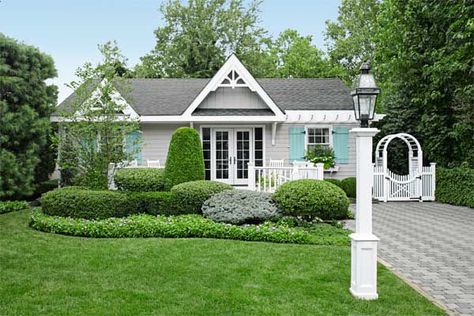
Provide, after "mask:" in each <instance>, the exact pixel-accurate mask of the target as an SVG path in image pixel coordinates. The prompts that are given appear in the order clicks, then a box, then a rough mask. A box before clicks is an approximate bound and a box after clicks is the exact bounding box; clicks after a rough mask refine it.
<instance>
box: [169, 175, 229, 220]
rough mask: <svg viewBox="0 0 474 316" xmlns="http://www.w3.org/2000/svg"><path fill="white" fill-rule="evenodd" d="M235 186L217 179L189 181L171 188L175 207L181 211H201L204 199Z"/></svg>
mask: <svg viewBox="0 0 474 316" xmlns="http://www.w3.org/2000/svg"><path fill="white" fill-rule="evenodd" d="M233 189H234V188H233V187H232V186H231V185H229V184H226V183H222V182H217V181H207V180H198V181H189V182H184V183H181V184H178V185H175V186H174V187H173V188H171V193H173V197H172V205H173V208H174V209H175V210H176V211H177V212H180V213H199V214H200V213H201V207H202V204H203V203H204V201H206V200H207V199H209V198H210V197H211V196H213V195H214V194H216V193H220V192H222V191H225V190H233Z"/></svg>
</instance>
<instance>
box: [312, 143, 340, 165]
mask: <svg viewBox="0 0 474 316" xmlns="http://www.w3.org/2000/svg"><path fill="white" fill-rule="evenodd" d="M305 159H306V160H307V161H310V162H312V163H314V164H317V163H323V164H324V169H329V168H332V167H334V164H335V156H334V150H333V149H332V148H331V147H328V146H321V145H315V146H314V147H312V148H311V149H310V150H308V151H307V152H306V156H305Z"/></svg>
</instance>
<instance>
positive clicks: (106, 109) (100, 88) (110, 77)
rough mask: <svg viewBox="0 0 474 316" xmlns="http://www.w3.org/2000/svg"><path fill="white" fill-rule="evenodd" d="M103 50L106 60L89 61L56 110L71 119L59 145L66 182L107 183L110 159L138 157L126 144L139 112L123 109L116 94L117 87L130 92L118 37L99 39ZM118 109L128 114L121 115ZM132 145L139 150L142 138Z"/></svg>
mask: <svg viewBox="0 0 474 316" xmlns="http://www.w3.org/2000/svg"><path fill="white" fill-rule="evenodd" d="M99 50H100V52H101V53H102V56H103V61H102V62H101V63H99V64H98V65H97V66H93V65H92V64H90V63H86V64H85V65H84V66H83V67H82V68H79V69H78V70H77V72H76V75H77V76H78V77H79V81H77V82H76V81H73V82H72V83H71V84H70V87H71V88H72V89H74V93H75V95H74V98H72V99H71V101H70V102H69V104H68V106H67V107H66V108H65V109H64V110H63V111H61V112H60V113H58V114H59V115H60V116H62V117H64V118H66V119H68V120H69V122H68V123H65V125H64V126H62V127H61V130H60V132H59V139H58V142H59V145H58V146H59V148H60V159H59V167H60V170H61V175H62V177H65V179H64V180H65V181H63V183H65V184H70V183H72V184H79V185H85V186H89V187H91V188H97V189H105V188H107V170H108V166H109V164H110V163H118V162H122V161H129V160H132V159H133V158H134V156H135V154H136V152H134V151H128V150H127V148H125V146H124V145H123V144H124V140H125V139H126V137H127V135H129V134H130V133H133V132H136V131H138V130H139V125H138V122H137V121H136V119H135V118H132V117H130V115H125V114H123V111H124V109H125V106H126V105H125V104H124V103H123V102H121V100H120V99H119V98H118V97H117V96H115V95H116V93H117V91H118V90H120V95H121V96H122V97H125V96H127V93H128V91H127V90H128V89H127V83H126V81H125V80H123V79H122V78H121V77H120V75H121V74H122V72H121V71H119V70H117V67H118V66H117V65H119V64H125V63H126V59H125V58H124V57H123V56H122V55H121V54H120V51H119V49H118V48H117V46H116V44H115V43H112V42H108V43H106V44H104V45H99ZM119 68H120V67H119ZM124 95H125V96H124ZM118 114H120V115H124V118H125V119H122V120H118V119H117V115H118ZM137 142H138V141H137ZM131 145H132V146H131V147H134V148H135V150H137V151H138V150H139V147H140V145H141V144H139V143H137V144H131Z"/></svg>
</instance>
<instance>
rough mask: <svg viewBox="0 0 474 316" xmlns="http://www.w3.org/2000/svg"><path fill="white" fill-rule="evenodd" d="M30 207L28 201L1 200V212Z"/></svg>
mask: <svg viewBox="0 0 474 316" xmlns="http://www.w3.org/2000/svg"><path fill="white" fill-rule="evenodd" d="M29 208H30V206H29V205H28V202H25V201H0V214H4V213H9V212H17V211H23V210H27V209H29Z"/></svg>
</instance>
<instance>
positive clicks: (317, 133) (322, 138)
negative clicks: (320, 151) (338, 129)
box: [306, 127, 331, 150]
mask: <svg viewBox="0 0 474 316" xmlns="http://www.w3.org/2000/svg"><path fill="white" fill-rule="evenodd" d="M330 135H331V131H330V129H329V127H309V128H308V129H307V130H306V150H311V149H313V148H314V147H315V146H316V145H321V146H325V147H330V146H331V137H330Z"/></svg>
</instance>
